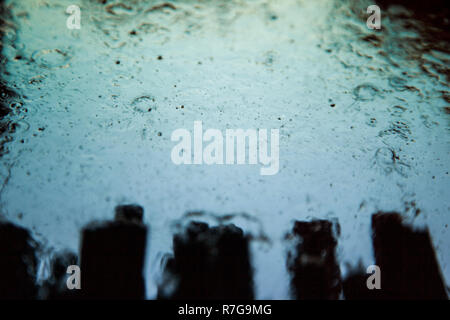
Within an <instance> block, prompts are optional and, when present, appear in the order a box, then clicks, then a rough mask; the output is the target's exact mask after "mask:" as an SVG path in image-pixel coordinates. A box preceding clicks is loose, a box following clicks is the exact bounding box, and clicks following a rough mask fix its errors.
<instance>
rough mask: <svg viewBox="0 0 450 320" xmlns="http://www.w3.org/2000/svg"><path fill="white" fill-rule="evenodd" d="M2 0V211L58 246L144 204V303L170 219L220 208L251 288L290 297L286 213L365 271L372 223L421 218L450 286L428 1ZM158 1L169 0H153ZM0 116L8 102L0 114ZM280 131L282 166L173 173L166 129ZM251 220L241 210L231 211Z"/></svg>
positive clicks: (444, 147)
mask: <svg viewBox="0 0 450 320" xmlns="http://www.w3.org/2000/svg"><path fill="white" fill-rule="evenodd" d="M71 4H75V3H74V2H73V1H66V0H62V1H44V0H36V1H31V0H30V1H11V0H10V1H6V3H5V4H4V6H3V8H2V11H3V12H2V17H3V20H4V23H3V24H2V27H1V28H2V34H3V39H2V54H3V58H2V59H3V62H2V69H3V70H2V71H3V72H2V73H3V76H2V78H3V80H2V97H1V101H2V105H5V106H6V109H5V108H4V107H2V109H1V110H0V111H1V114H2V128H1V131H2V144H1V146H2V148H1V152H2V157H1V170H0V177H1V181H2V184H1V189H0V205H1V214H2V215H3V216H4V217H5V218H6V219H8V220H10V221H13V222H15V223H17V224H19V225H22V226H25V227H27V228H29V229H30V230H32V232H33V236H34V237H35V238H36V239H38V240H39V241H41V242H42V243H44V244H45V246H46V248H47V251H46V253H44V254H43V257H42V259H44V260H45V255H48V254H51V252H52V251H54V250H61V249H64V248H69V249H72V250H77V248H78V246H79V232H80V229H81V228H82V227H83V226H84V225H85V224H87V223H88V222H90V221H92V220H97V219H109V218H111V216H112V212H113V209H114V207H115V206H116V205H118V204H123V203H138V204H140V205H141V206H143V207H144V208H145V215H144V220H145V222H146V223H147V224H148V225H149V226H150V228H151V229H150V237H149V240H148V242H149V247H148V249H147V253H148V256H147V258H146V263H147V266H148V268H146V270H148V274H146V275H145V276H146V281H147V296H148V297H149V298H154V297H155V296H156V285H155V283H156V282H157V281H158V279H159V277H160V274H161V267H160V262H161V260H162V259H163V256H164V254H165V253H167V252H170V250H171V245H172V243H171V241H172V234H173V233H174V232H175V230H174V229H176V228H175V227H174V226H175V225H176V224H177V222H179V223H185V221H186V220H189V217H186V215H185V213H186V212H190V211H202V212H203V213H201V214H197V215H195V217H196V218H197V219H202V220H205V221H207V222H213V223H217V221H218V218H217V217H221V216H222V215H225V214H235V215H233V216H231V217H230V221H231V222H234V223H236V224H237V225H239V226H240V227H241V228H243V229H244V230H245V231H246V232H248V233H251V234H252V235H254V239H255V240H254V241H253V242H252V245H251V248H252V250H251V254H252V261H253V266H254V268H255V283H256V294H255V295H256V298H268V299H271V298H277V299H283V298H288V297H289V292H288V278H287V277H288V276H287V274H286V270H285V264H284V263H283V261H285V256H286V250H285V241H284V240H283V237H284V235H285V234H286V232H287V231H288V230H289V229H290V226H291V224H292V221H293V220H294V219H304V220H308V219H312V218H327V219H332V220H333V219H334V220H338V221H339V223H340V226H341V229H342V230H341V236H340V238H339V244H338V249H337V256H338V259H339V263H340V265H341V270H342V272H343V274H345V272H346V270H347V266H348V264H350V265H356V264H357V263H358V262H359V261H360V260H361V261H362V263H363V265H370V264H373V252H372V249H371V237H370V216H371V214H373V213H374V212H376V211H378V210H387V211H399V212H402V213H404V216H405V219H406V220H407V221H409V222H410V223H412V224H413V225H415V226H418V227H419V226H424V225H426V226H428V228H429V229H430V233H431V236H432V240H433V244H434V247H435V249H436V253H437V258H438V260H439V263H440V266H441V270H442V272H443V275H444V277H445V278H446V281H447V285H448V284H449V283H450V265H449V262H450V250H449V246H450V233H449V231H448V223H449V221H450V217H449V211H450V210H449V208H450V202H449V199H450V191H449V190H450V183H449V173H448V172H449V160H450V157H449V151H450V148H449V142H450V141H449V113H450V112H449V108H450V107H449V91H448V83H449V81H448V80H449V79H448V76H449V71H448V67H449V58H450V56H449V53H448V38H446V34H445V33H441V34H440V36H436V35H439V28H440V25H439V24H430V23H429V22H428V21H426V20H421V19H420V18H421V17H420V16H419V17H418V13H420V12H421V11H420V10H422V9H415V10H419V11H413V9H412V8H405V7H401V6H391V7H389V9H387V7H386V9H384V7H382V10H383V11H382V29H381V30H370V29H368V28H367V27H366V19H367V16H368V15H367V14H366V13H365V9H366V8H367V6H368V5H370V4H371V3H369V2H367V1H342V2H341V1H325V0H324V1H293V0H292V1H291V0H286V1H239V0H235V1H225V2H214V1H201V2H198V3H197V2H194V1H188V0H185V1H174V2H171V3H170V4H168V3H166V4H165V5H164V3H163V2H159V1H158V2H156V1H127V2H111V1H105V3H102V1H86V0H83V1H80V2H78V3H77V4H78V5H79V6H80V8H81V28H80V29H79V30H76V29H75V30H70V29H68V28H67V27H66V20H67V18H68V17H69V15H68V14H67V13H66V8H67V7H68V6H69V5H71ZM161 4H163V5H161ZM4 110H8V111H4ZM197 120H198V121H202V122H203V127H204V129H207V128H215V129H219V130H221V131H224V130H225V129H234V128H243V129H248V128H268V129H270V128H278V129H279V130H280V170H279V172H278V174H276V175H272V176H261V175H260V174H259V166H252V165H234V166H233V165H222V166H221V165H212V166H207V165H180V166H177V165H175V164H174V163H173V162H172V161H171V158H170V154H171V150H172V148H173V146H174V145H175V142H173V141H171V138H170V137H171V133H172V132H173V131H174V130H176V129H178V128H185V129H187V130H193V125H194V121H197ZM242 213H246V214H242Z"/></svg>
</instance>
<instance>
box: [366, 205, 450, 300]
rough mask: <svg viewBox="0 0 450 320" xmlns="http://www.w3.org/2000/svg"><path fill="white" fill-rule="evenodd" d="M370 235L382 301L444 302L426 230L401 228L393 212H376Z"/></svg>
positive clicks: (441, 284)
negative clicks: (371, 235) (431, 300)
mask: <svg viewBox="0 0 450 320" xmlns="http://www.w3.org/2000/svg"><path fill="white" fill-rule="evenodd" d="M372 231H373V247H374V251H375V260H376V264H377V265H378V266H379V267H380V269H381V290H379V291H380V294H381V297H382V298H383V299H447V294H446V291H445V286H444V282H443V281H442V276H441V273H440V270H439V265H438V262H437V259H436V256H435V252H434V250H433V245H432V243H431V239H430V235H429V233H428V230H418V231H415V230H413V229H412V228H411V227H408V226H404V225H403V224H402V218H401V216H400V215H399V214H397V213H395V212H390V213H382V212H379V213H376V214H374V215H373V216H372Z"/></svg>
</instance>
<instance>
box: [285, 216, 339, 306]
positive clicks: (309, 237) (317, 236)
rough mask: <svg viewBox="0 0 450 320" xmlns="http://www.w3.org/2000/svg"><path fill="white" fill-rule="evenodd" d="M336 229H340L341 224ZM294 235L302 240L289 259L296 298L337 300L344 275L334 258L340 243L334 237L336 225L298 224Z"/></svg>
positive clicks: (289, 268)
mask: <svg viewBox="0 0 450 320" xmlns="http://www.w3.org/2000/svg"><path fill="white" fill-rule="evenodd" d="M336 227H337V229H339V225H338V224H337V225H336ZM292 234H293V236H294V237H297V238H299V240H300V241H299V243H298V244H297V245H296V247H295V252H294V253H290V254H288V259H287V267H288V270H289V272H290V273H291V275H292V280H291V288H292V291H293V293H294V295H295V297H296V298H297V299H299V300H304V299H330V300H331V299H338V298H339V295H340V292H341V272H340V269H339V265H338V264H337V262H336V257H335V248H336V245H337V241H336V239H335V238H334V236H333V223H332V222H330V221H327V220H313V221H311V222H301V221H296V222H295V224H294V228H293V231H292Z"/></svg>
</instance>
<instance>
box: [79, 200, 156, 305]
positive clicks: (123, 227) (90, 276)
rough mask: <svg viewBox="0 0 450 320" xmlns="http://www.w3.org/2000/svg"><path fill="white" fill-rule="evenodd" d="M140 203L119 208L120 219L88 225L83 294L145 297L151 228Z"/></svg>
mask: <svg viewBox="0 0 450 320" xmlns="http://www.w3.org/2000/svg"><path fill="white" fill-rule="evenodd" d="M142 214H143V209H142V208H141V207H139V206H132V205H131V206H120V207H118V208H116V217H117V220H116V221H112V222H105V223H93V224H91V225H90V226H88V227H86V228H84V230H83V238H82V246H81V290H80V293H81V295H82V298H88V299H98V298H100V299H144V298H145V284H144V278H143V265H144V257H145V248H146V239H147V228H146V226H145V225H144V224H142V222H141V221H142Z"/></svg>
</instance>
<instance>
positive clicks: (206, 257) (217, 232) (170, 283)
mask: <svg viewBox="0 0 450 320" xmlns="http://www.w3.org/2000/svg"><path fill="white" fill-rule="evenodd" d="M248 246H249V240H248V237H247V236H245V235H244V233H243V231H242V230H241V229H240V228H238V227H236V226H235V225H225V226H218V227H211V228H210V227H209V226H208V225H207V224H206V223H199V222H191V223H190V224H189V225H188V227H187V229H186V230H185V232H184V233H182V234H176V235H175V236H174V238H173V249H174V257H173V258H171V259H170V260H169V261H168V263H167V265H166V269H165V274H164V277H165V282H164V283H163V284H162V285H161V286H160V288H159V290H158V297H159V298H160V299H164V298H169V299H253V279H252V270H251V266H250V259H249V248H248Z"/></svg>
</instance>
